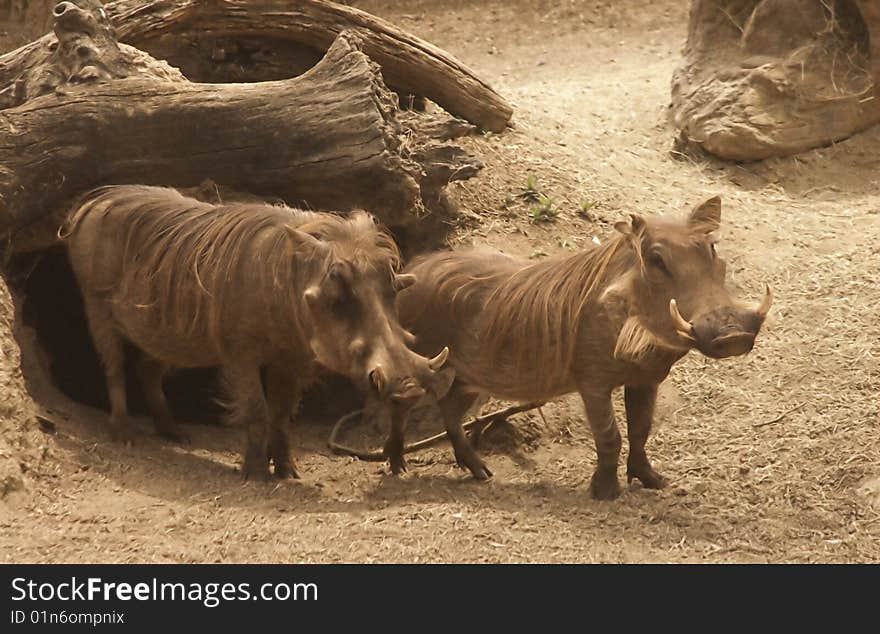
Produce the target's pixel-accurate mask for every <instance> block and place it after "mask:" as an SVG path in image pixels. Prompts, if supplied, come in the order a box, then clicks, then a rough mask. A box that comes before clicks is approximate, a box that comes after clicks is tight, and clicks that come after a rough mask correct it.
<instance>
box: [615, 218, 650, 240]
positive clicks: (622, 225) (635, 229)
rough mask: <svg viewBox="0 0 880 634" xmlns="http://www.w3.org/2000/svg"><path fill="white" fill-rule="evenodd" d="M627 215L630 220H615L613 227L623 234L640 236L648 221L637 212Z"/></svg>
mask: <svg viewBox="0 0 880 634" xmlns="http://www.w3.org/2000/svg"><path fill="white" fill-rule="evenodd" d="M629 217H630V222H624V221H623V220H621V221H620V222H615V223H614V228H615V229H616V230H617V231H619V232H620V233H622V234H623V235H625V236H634V237H641V235H642V234H643V233H645V228H646V227H647V226H648V223H646V222H645V219H644V218H642V217H641V216H640V215H638V214H630V215H629Z"/></svg>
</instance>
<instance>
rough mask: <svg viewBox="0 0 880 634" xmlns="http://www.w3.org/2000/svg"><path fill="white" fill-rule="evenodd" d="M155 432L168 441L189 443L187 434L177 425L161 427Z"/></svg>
mask: <svg viewBox="0 0 880 634" xmlns="http://www.w3.org/2000/svg"><path fill="white" fill-rule="evenodd" d="M156 433H157V434H159V436H160V437H161V438H164V439H165V440H168V441H170V442H175V443H177V444H179V445H188V444H190V442H191V441H190V437H189V434H188V433H186V432H185V431H183V430H182V429H181V428H180V427H178V426H177V425H175V426H173V427H164V428H161V429H157V430H156Z"/></svg>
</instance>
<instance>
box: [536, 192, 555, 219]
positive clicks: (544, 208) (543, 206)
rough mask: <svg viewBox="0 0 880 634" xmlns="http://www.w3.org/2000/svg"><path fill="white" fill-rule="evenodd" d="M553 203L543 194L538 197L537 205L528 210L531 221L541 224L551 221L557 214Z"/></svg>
mask: <svg viewBox="0 0 880 634" xmlns="http://www.w3.org/2000/svg"><path fill="white" fill-rule="evenodd" d="M555 202H556V201H554V200H553V199H552V198H547V197H546V196H544V195H543V194H541V195H539V196H538V204H537V205H535V206H534V207H532V208H531V209H530V210H529V215H530V216H531V217H532V220H534V221H543V222H548V221H550V220H553V218H555V217H556V215H557V214H558V213H559V210H558V209H557V208H556V207H555Z"/></svg>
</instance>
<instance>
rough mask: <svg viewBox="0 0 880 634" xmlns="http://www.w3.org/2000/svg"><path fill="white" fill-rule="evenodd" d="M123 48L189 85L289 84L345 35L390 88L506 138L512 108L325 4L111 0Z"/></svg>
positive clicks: (425, 49)
mask: <svg viewBox="0 0 880 634" xmlns="http://www.w3.org/2000/svg"><path fill="white" fill-rule="evenodd" d="M105 8H106V10H107V13H108V15H109V16H110V21H111V23H112V24H113V26H114V27H115V28H116V30H117V32H118V34H119V41H121V42H125V43H127V44H130V45H132V46H135V47H137V48H139V49H141V50H144V51H147V52H149V53H151V54H153V55H154V56H155V57H159V58H161V59H167V60H168V61H169V62H170V63H172V64H174V65H175V66H178V67H180V68H181V69H183V70H184V72H185V74H187V76H188V77H189V78H190V79H191V80H193V81H255V80H267V79H286V78H289V77H291V76H293V75H296V74H298V73H299V72H302V70H304V67H308V66H309V65H310V64H311V63H314V62H315V61H317V59H318V58H319V57H320V55H321V54H323V52H324V51H326V50H327V49H328V48H329V46H330V44H331V43H332V42H333V41H334V40H335V39H336V37H337V36H338V35H339V34H340V33H341V32H342V31H345V30H349V29H355V30H357V31H358V32H359V33H360V35H361V37H362V42H363V51H364V52H365V53H366V54H367V55H368V56H369V57H370V58H371V59H373V60H374V61H376V62H377V63H378V64H379V65H380V66H381V67H382V74H383V76H384V79H385V81H386V82H387V83H388V85H389V86H390V87H391V88H392V89H394V90H397V91H400V92H401V93H404V94H412V95H417V96H422V97H427V98H428V99H431V100H432V101H434V102H435V103H437V104H438V105H440V106H441V107H443V108H444V109H445V110H446V111H447V112H449V113H451V114H452V115H454V116H456V117H460V118H463V119H465V120H467V121H470V122H471V123H473V124H475V125H477V126H479V127H481V128H484V129H486V130H491V131H493V132H502V131H503V130H504V129H505V127H506V126H507V124H508V122H509V121H510V117H511V115H512V113H513V109H512V108H511V106H510V105H509V104H508V103H507V102H506V101H505V100H504V99H503V98H502V97H501V96H500V95H498V93H496V92H495V91H494V90H493V89H492V88H491V87H490V86H489V85H488V84H487V83H486V82H484V81H483V80H481V79H480V78H479V77H477V75H476V74H475V73H474V72H473V71H472V70H470V69H469V68H467V67H466V66H465V65H464V64H462V63H461V62H459V61H458V60H456V59H455V58H453V57H452V56H451V55H449V54H448V53H446V52H445V51H443V50H441V49H439V48H437V47H436V46H433V45H432V44H429V43H428V42H426V41H424V40H422V39H420V38H418V37H416V36H414V35H411V34H409V33H405V32H404V31H401V30H400V29H398V28H397V27H395V26H394V25H392V24H390V23H388V22H386V21H385V20H382V19H380V18H377V17H375V16H372V15H370V14H368V13H365V12H364V11H361V10H359V9H355V8H352V7H347V6H343V5H339V4H336V3H334V2H328V1H327V0H298V1H297V2H290V1H289V0H212V1H211V2H205V1H203V0H148V1H144V0H117V1H116V2H112V3H110V4H108V5H106V7H105Z"/></svg>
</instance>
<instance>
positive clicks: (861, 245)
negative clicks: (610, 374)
mask: <svg viewBox="0 0 880 634" xmlns="http://www.w3.org/2000/svg"><path fill="white" fill-rule="evenodd" d="M357 4H358V6H361V7H362V8H365V9H367V10H370V11H372V12H375V13H377V14H378V15H381V16H383V17H386V18H388V19H390V20H392V21H394V22H396V23H398V24H400V25H401V26H402V27H404V28H406V29H409V30H412V31H414V32H415V33H417V34H419V35H421V36H423V37H425V38H426V39H428V40H429V41H432V42H434V43H436V44H437V45H439V46H441V47H444V48H446V49H447V50H449V51H450V52H451V53H453V54H454V55H456V56H457V57H459V58H460V59H461V60H462V61H464V62H465V63H466V64H468V65H469V66H471V67H472V68H474V69H475V70H477V71H478V72H479V73H480V74H482V76H484V77H485V78H487V79H488V80H489V81H490V82H491V83H492V84H493V85H494V86H495V87H496V89H498V90H499V92H501V93H502V94H503V95H505V96H506V97H507V98H509V99H510V100H511V101H512V102H513V103H514V105H515V107H516V113H515V119H516V129H515V130H513V131H511V132H508V133H505V134H503V135H486V136H482V137H479V138H474V139H471V140H469V141H466V143H467V144H468V145H469V146H470V147H471V148H472V149H473V150H475V151H476V152H477V153H478V154H479V155H480V156H482V157H483V159H484V160H485V163H486V169H485V171H484V173H483V174H482V175H481V176H480V177H479V178H477V179H475V180H472V181H469V182H467V183H465V184H460V185H456V186H455V187H454V195H455V196H456V198H457V199H458V201H459V203H460V205H461V207H462V209H463V210H464V218H463V220H462V222H461V225H460V226H459V227H458V229H457V232H456V242H457V243H458V244H488V245H492V246H495V247H498V248H501V249H503V250H505V251H508V252H512V253H519V254H523V255H528V256H531V257H544V256H546V255H547V254H552V253H556V252H560V251H563V250H567V249H577V248H579V247H581V246H585V245H587V244H589V243H590V241H591V240H592V239H593V237H594V236H598V237H599V238H602V237H603V236H605V235H607V234H608V232H609V231H610V230H611V226H610V225H611V223H613V222H614V221H615V220H618V219H620V218H621V217H622V216H623V215H624V214H625V213H628V212H639V213H644V214H662V213H682V212H683V211H684V210H686V209H689V208H690V207H692V206H693V205H694V204H696V203H698V202H701V201H702V200H704V199H706V198H708V197H710V196H713V195H715V194H720V195H721V196H722V200H723V228H722V232H721V237H722V242H721V243H720V244H719V252H721V253H722V254H723V255H724V257H726V259H727V260H728V263H729V277H730V280H731V284H732V286H733V288H734V289H736V291H737V293H738V294H740V295H741V296H743V297H748V298H751V299H754V300H757V299H758V298H759V297H760V294H761V290H762V285H763V283H764V282H765V281H766V282H769V283H770V284H771V285H772V287H773V289H774V290H775V293H776V304H775V306H774V308H773V310H772V312H771V316H770V318H769V319H768V322H767V325H766V327H765V329H764V331H763V332H762V334H761V336H760V337H759V340H758V343H757V345H756V347H755V350H754V351H753V352H752V353H751V354H750V355H748V356H747V357H745V358H736V359H730V360H725V361H713V360H709V359H706V358H704V357H702V356H699V355H698V354H697V353H691V355H690V356H689V357H687V358H686V359H685V360H684V361H683V362H682V363H680V364H679V366H677V367H676V368H674V369H673V371H672V374H671V376H670V378H669V379H668V380H667V381H666V383H665V384H664V385H663V388H662V398H661V403H660V407H659V411H658V413H657V428H656V431H655V434H654V435H653V436H652V438H651V440H650V441H649V444H648V451H649V455H650V456H651V458H652V460H653V461H654V465H655V467H656V468H657V470H658V471H660V472H662V473H663V474H664V475H665V476H667V477H668V478H669V479H670V480H671V485H670V487H669V488H667V489H665V490H663V491H660V492H657V491H649V490H644V489H642V488H640V487H639V486H638V485H637V484H633V485H632V486H631V487H629V488H628V489H626V490H625V491H624V493H623V495H622V496H621V497H620V498H619V499H618V500H616V501H614V502H610V503H609V502H595V501H593V500H591V499H590V498H589V496H588V493H587V485H588V482H589V477H590V474H591V472H592V469H593V466H594V464H595V450H594V448H593V444H592V438H591V436H590V432H589V428H588V426H587V425H586V424H585V422H584V419H583V413H582V408H581V405H580V403H579V401H578V399H576V398H574V397H568V398H565V399H561V400H560V401H558V402H554V403H552V404H548V405H547V406H545V407H544V409H543V412H544V415H545V419H546V420H543V419H542V418H541V417H540V416H538V414H537V413H529V414H522V415H519V416H517V417H515V418H513V419H512V420H511V425H509V426H502V427H499V428H498V429H496V430H495V431H494V432H493V433H490V434H489V435H488V437H487V438H486V439H485V442H484V447H483V451H484V453H485V454H486V455H487V462H488V463H489V464H490V466H491V468H492V469H493V471H494V473H495V477H494V479H493V480H491V481H489V482H487V483H477V482H474V481H473V480H471V479H470V478H469V477H467V476H466V475H465V473H464V472H462V471H461V470H459V469H457V468H456V467H455V465H454V461H453V458H452V453H451V450H450V449H449V448H448V447H447V446H445V445H441V446H438V447H437V448H433V449H429V450H426V451H424V452H421V453H419V454H416V455H415V456H414V457H412V459H411V460H410V472H409V474H408V475H407V476H406V477H403V478H395V477H392V476H391V475H390V474H389V472H388V469H387V467H386V466H385V465H382V464H377V463H364V462H359V461H357V460H354V459H350V458H344V457H338V456H334V455H332V454H330V452H329V451H328V450H327V448H326V444H325V443H326V437H327V433H328V427H327V426H326V425H323V424H317V423H315V422H309V421H303V422H299V423H298V424H297V425H296V427H295V431H294V438H295V442H294V444H295V447H296V455H297V460H298V465H299V467H300V471H301V472H302V473H303V476H304V478H303V479H302V480H301V481H296V482H291V483H287V482H285V483H282V484H269V485H262V484H253V483H247V484H242V481H241V479H240V475H239V473H238V472H237V471H236V469H237V467H238V465H239V450H240V448H241V446H242V435H241V431H240V430H238V429H235V428H230V427H211V426H205V425H192V426H191V429H190V432H191V435H192V436H193V443H192V445H191V446H190V447H185V448H180V447H176V446H171V445H168V444H165V443H163V442H161V441H159V440H157V439H155V438H153V437H152V436H151V435H149V434H148V433H147V432H148V429H149V428H148V426H147V423H146V421H140V422H139V424H140V426H141V428H142V429H143V430H144V435H143V439H142V440H141V441H140V442H139V443H138V444H136V445H135V446H134V447H133V448H122V447H119V446H116V445H114V444H111V443H110V442H109V441H108V440H107V438H106V436H105V434H104V432H103V429H102V420H101V417H100V416H95V417H94V418H93V419H92V420H89V421H86V422H78V423H70V424H69V425H64V426H59V427H58V428H57V429H56V431H55V433H54V435H40V436H41V438H42V440H41V439H40V438H37V439H36V440H34V441H33V443H32V444H33V447H32V448H31V449H30V450H29V451H30V453H29V454H28V455H29V456H30V463H29V470H28V472H27V473H26V476H27V484H28V487H27V489H26V490H25V491H19V492H15V491H12V492H9V493H8V494H7V495H6V496H5V497H4V498H3V500H2V501H0V560H2V561H5V562H8V561H14V562H95V561H101V562H106V561H113V562H878V561H880V501H878V500H880V498H878V497H877V496H876V494H875V495H874V496H873V497H872V495H871V489H872V487H876V482H874V483H873V484H872V482H873V481H874V480H875V479H877V478H878V477H880V411H878V408H880V401H878V398H877V395H878V391H880V320H878V315H880V284H878V282H877V279H876V276H877V273H878V271H880V213H878V211H880V190H878V188H877V187H876V173H877V169H878V167H880V158H878V156H877V152H876V148H877V147H878V145H880V128H874V129H873V130H870V131H868V132H866V133H864V134H861V135H858V136H857V137H854V138H852V139H850V140H848V141H845V142H843V143H839V144H837V145H835V146H833V147H829V148H825V149H821V150H816V151H813V152H809V153H806V154H803V155H799V156H797V157H795V158H786V159H779V160H771V161H766V162H762V163H758V164H749V165H730V164H722V163H719V162H715V161H713V160H711V159H708V158H687V157H682V156H680V155H675V154H674V153H672V152H671V149H672V137H673V135H672V132H671V130H670V128H669V126H668V124H667V121H666V109H667V105H668V102H669V84H670V78H671V75H672V72H673V69H674V68H675V66H676V64H677V63H678V61H679V59H680V58H679V51H680V48H681V46H682V44H683V42H684V37H685V33H686V26H687V2H686V1H685V0H659V1H658V0H650V1H649V0H630V1H629V2H614V1H608V2H600V1H595V0H593V1H586V0H577V1H576V0H567V1H557V2H549V1H531V0H530V1H528V2H525V1H517V2H510V1H497V2H496V1H487V2H480V3H472V2H464V1H454V2H439V1H436V0H433V1H429V0H425V1H413V0H407V1H405V2H387V1H379V0H375V1H374V0H369V1H364V2H359V3H357ZM529 176H532V177H533V179H534V181H535V182H536V183H537V185H536V187H537V188H538V189H540V191H542V192H543V193H544V194H545V195H546V196H548V197H549V198H552V199H553V200H554V203H553V205H554V208H555V209H558V211H559V213H558V215H556V216H555V217H554V219H553V220H552V221H547V222H541V221H533V220H532V219H531V218H530V216H529V210H530V207H533V206H534V205H529V204H526V203H523V202H522V201H521V200H520V199H519V198H517V197H516V196H515V195H516V194H517V193H519V192H520V191H521V190H522V189H523V188H524V187H525V186H526V183H527V180H528V178H529ZM584 207H587V209H586V211H584ZM0 302H7V300H6V299H4V298H3V297H0ZM6 306H8V302H7V303H6ZM0 312H2V311H0ZM3 346H4V347H7V346H8V342H3ZM5 362H9V359H5ZM16 380H17V379H16ZM4 385H6V384H5V383H0V389H2V388H3V386H4ZM4 398H5V397H4ZM3 406H4V407H6V403H5V402H4V405H3ZM10 411H11V410H10ZM2 413H3V410H2V408H0V414H2ZM13 414H14V415H13ZM13 414H8V413H7V415H6V418H5V419H3V420H5V421H10V420H13V419H14V418H15V416H19V415H20V412H18V413H13ZM619 421H620V422H622V419H619ZM3 424H4V425H6V426H7V427H8V425H10V424H11V423H9V422H4V423H3ZM624 429H625V425H622V430H624ZM415 435H417V434H415V433H414V434H412V435H411V436H415ZM624 436H625V433H624ZM41 443H43V445H41ZM2 448H3V447H2V446H0V449H2ZM624 451H626V443H625V441H624ZM624 455H625V454H624ZM0 457H2V456H0ZM621 477H622V473H621Z"/></svg>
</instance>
